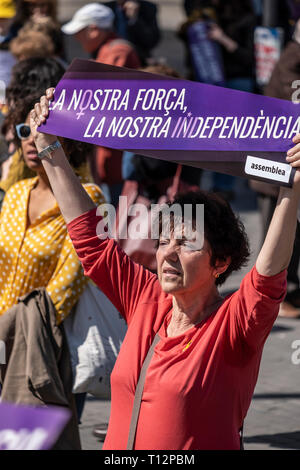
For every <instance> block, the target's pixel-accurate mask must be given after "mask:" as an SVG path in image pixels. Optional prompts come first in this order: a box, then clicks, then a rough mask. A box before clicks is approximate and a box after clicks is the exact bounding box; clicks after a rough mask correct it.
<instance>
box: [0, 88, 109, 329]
mask: <svg viewBox="0 0 300 470" xmlns="http://www.w3.org/2000/svg"><path fill="white" fill-rule="evenodd" d="M36 101H38V99H37V98H36V96H31V97H28V98H27V99H26V100H24V101H22V102H21V103H18V106H17V107H16V108H15V111H14V112H12V115H11V119H12V122H14V123H17V125H16V131H17V137H18V138H17V142H18V144H19V146H20V147H21V149H22V153H23V158H24V161H25V163H26V165H27V166H28V167H29V168H30V169H31V170H33V171H34V172H35V173H36V177H34V178H30V179H26V180H21V181H19V182H17V183H16V184H14V185H13V186H12V187H11V188H10V189H9V190H8V191H7V193H6V195H5V198H4V201H3V206H2V211H1V214H0V315H3V314H5V312H6V311H7V310H8V309H9V308H10V307H12V306H13V305H14V304H16V303H17V299H18V297H20V296H22V295H25V294H27V293H29V292H30V291H32V290H33V289H35V288H39V287H45V288H46V290H47V292H48V294H49V295H50V297H51V300H52V302H53V304H54V306H55V308H56V312H57V323H58V324H59V323H61V322H62V320H64V318H66V316H67V315H68V314H69V313H70V311H71V309H72V307H73V306H74V305H75V304H76V302H77V301H78V299H79V297H80V295H81V293H82V292H83V290H84V287H85V283H86V281H87V279H86V278H85V277H84V275H83V269H82V267H81V264H80V262H79V260H78V258H77V255H76V253H75V251H74V248H73V245H72V243H71V241H70V238H69V235H68V234H67V229H66V225H65V222H64V219H63V217H62V215H61V213H60V210H59V207H58V205H57V203H56V200H55V198H54V195H53V193H52V190H51V187H50V184H49V181H48V178H47V176H46V173H45V171H44V169H43V165H42V163H41V160H40V159H39V157H38V156H37V149H36V146H35V144H34V141H33V139H32V136H31V134H30V127H29V117H28V112H29V111H30V109H31V108H32V107H33V105H34V103H35V102H36ZM62 145H63V146H64V149H65V150H66V152H67V154H68V155H69V159H70V163H71V164H72V165H73V167H74V168H75V170H76V169H77V170H78V173H79V174H80V172H81V173H82V168H83V167H84V165H83V163H84V161H85V158H84V157H85V156H86V155H85V148H86V144H82V143H79V142H74V141H68V140H65V141H63V142H62ZM85 168H86V169H87V166H86V165H85ZM82 182H83V183H84V179H82ZM84 188H85V190H86V191H87V193H88V194H89V195H90V196H91V197H92V199H93V200H94V201H95V203H96V204H97V205H99V204H101V203H103V202H104V197H103V195H102V193H101V190H100V188H99V187H98V186H96V185H95V184H91V183H90V184H84Z"/></svg>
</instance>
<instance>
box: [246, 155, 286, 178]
mask: <svg viewBox="0 0 300 470" xmlns="http://www.w3.org/2000/svg"><path fill="white" fill-rule="evenodd" d="M291 171H292V167H291V165H289V164H288V163H279V162H274V161H273V160H266V159H264V158H258V157H251V156H250V155H248V156H247V160H246V165H245V173H247V175H253V176H259V177H260V178H267V179H270V180H273V181H281V182H283V183H288V182H289V179H290V174H291Z"/></svg>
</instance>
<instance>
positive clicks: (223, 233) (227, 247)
mask: <svg viewBox="0 0 300 470" xmlns="http://www.w3.org/2000/svg"><path fill="white" fill-rule="evenodd" d="M173 204H178V205H179V206H180V207H181V210H182V214H184V206H185V205H186V204H190V205H191V207H192V217H193V220H194V221H195V220H196V206H197V204H204V236H205V239H206V240H207V241H208V243H209V245H210V248H211V259H210V262H211V265H212V266H215V264H216V262H217V261H218V260H226V258H227V257H230V258H231V262H230V265H229V266H228V268H227V270H226V271H225V272H224V273H223V274H221V275H220V276H219V277H218V278H217V279H216V285H221V284H223V283H224V282H225V280H226V279H227V278H228V276H229V275H230V274H231V273H232V272H233V271H238V270H239V269H241V267H242V266H244V265H246V264H247V261H248V258H249V256H250V249H249V241H248V237H247V234H246V232H245V227H244V225H243V223H242V222H241V220H240V219H239V217H238V216H237V215H235V214H234V212H233V210H232V208H231V207H230V205H229V204H228V202H227V201H225V200H224V199H223V198H221V197H220V196H219V195H217V194H216V193H212V192H208V191H203V190H198V191H189V192H186V193H182V194H180V193H179V194H177V195H176V197H175V199H174V200H173V201H172V202H170V201H169V202H168V203H167V204H166V206H165V207H166V208H167V210H169V208H170V207H171V206H172V205H173ZM162 214H163V208H162V211H161V212H160V214H159V222H160V223H159V234H161V233H162V220H163V217H162ZM194 228H195V227H194Z"/></svg>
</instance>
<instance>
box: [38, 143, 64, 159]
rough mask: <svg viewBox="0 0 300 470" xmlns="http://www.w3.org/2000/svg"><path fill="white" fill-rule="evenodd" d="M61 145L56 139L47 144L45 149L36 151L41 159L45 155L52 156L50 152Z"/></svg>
mask: <svg viewBox="0 0 300 470" xmlns="http://www.w3.org/2000/svg"><path fill="white" fill-rule="evenodd" d="M60 147H61V143H60V142H59V140H56V141H55V142H54V143H53V144H51V145H48V147H46V148H45V149H43V150H42V151H41V152H39V153H38V157H39V158H40V159H41V160H42V159H43V158H45V157H49V158H52V154H53V152H54V151H55V150H56V149H59V148H60Z"/></svg>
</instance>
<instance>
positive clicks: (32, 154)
mask: <svg viewBox="0 0 300 470" xmlns="http://www.w3.org/2000/svg"><path fill="white" fill-rule="evenodd" d="M24 124H26V125H28V126H29V115H28V116H27V118H26V121H25V122H24ZM21 149H22V153H23V158H24V161H25V164H26V165H27V166H28V168H30V169H31V170H33V171H37V172H39V171H41V170H42V169H43V165H42V162H41V160H40V159H39V157H38V156H37V155H38V151H37V148H36V146H35V143H34V140H33V138H32V135H31V134H30V136H29V137H28V138H27V139H22V140H21Z"/></svg>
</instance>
